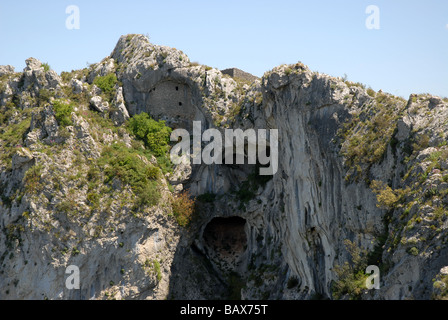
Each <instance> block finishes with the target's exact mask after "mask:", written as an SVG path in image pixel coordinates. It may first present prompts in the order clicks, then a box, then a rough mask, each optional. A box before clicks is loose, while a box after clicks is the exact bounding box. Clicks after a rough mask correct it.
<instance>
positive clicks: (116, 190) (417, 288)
mask: <svg viewBox="0 0 448 320" xmlns="http://www.w3.org/2000/svg"><path fill="white" fill-rule="evenodd" d="M0 108H1V115H0V125H1V127H0V146H1V152H0V183H1V184H0V196H1V204H0V227H1V230H2V232H1V233H0V298H1V299H10V298H13V299H14V298H21V299H41V298H42V299H44V298H48V299H111V298H113V299H165V298H169V299H185V298H187V299H222V298H236V299H239V298H242V299H310V298H329V299H346V298H362V299H429V298H444V297H445V295H446V293H447V290H446V288H447V285H448V282H447V279H448V277H447V276H446V270H445V269H446V268H444V267H446V266H448V258H447V257H448V255H447V254H446V253H447V252H446V250H447V249H446V239H447V238H446V235H447V232H446V229H447V227H448V222H447V219H446V215H447V211H446V204H447V199H448V197H447V196H446V195H447V187H448V179H447V177H448V175H446V174H445V173H444V170H447V169H448V162H447V161H448V148H447V143H446V141H447V140H446V139H447V138H446V134H445V132H446V131H447V123H448V121H447V119H448V114H447V112H448V101H447V100H446V99H441V98H439V97H435V96H431V95H412V96H411V97H410V98H409V100H408V101H405V100H403V99H402V98H399V97H395V96H393V95H390V94H387V93H383V92H381V91H380V92H374V91H373V90H372V89H367V88H365V86H363V85H362V84H359V83H352V82H349V81H344V79H341V78H334V77H331V76H328V75H325V74H319V73H316V72H312V71H311V70H309V69H308V68H307V67H306V66H305V65H303V64H302V63H297V64H295V65H282V66H279V67H276V68H274V69H273V70H271V71H269V72H266V73H265V75H264V76H263V78H262V79H257V78H254V79H253V81H247V80H243V79H239V78H232V77H231V76H229V75H226V74H223V73H222V72H221V71H219V70H217V69H214V68H211V67H208V66H203V65H200V64H198V63H192V62H190V60H189V58H188V57H187V56H186V55H185V54H184V53H183V52H182V51H180V50H177V49H174V48H168V47H163V46H157V45H154V44H151V43H150V42H149V41H148V39H147V38H146V37H144V36H141V35H126V36H122V37H121V38H120V39H119V41H118V43H117V45H116V47H115V49H114V50H113V52H112V53H111V55H110V56H109V57H106V58H105V59H104V60H103V61H101V62H99V63H97V64H94V65H92V66H90V67H89V68H86V69H84V70H77V71H72V72H71V73H62V74H61V75H57V74H56V73H55V72H54V71H52V70H51V69H50V68H49V67H48V65H45V64H42V63H41V62H39V61H38V60H36V59H33V58H30V59H28V60H27V67H26V68H25V70H24V71H23V72H19V73H15V72H14V69H13V68H12V67H9V66H3V67H0ZM142 112H145V113H148V114H149V115H151V117H153V118H154V119H156V120H164V121H165V124H166V125H167V126H169V127H171V128H173V129H176V128H184V129H187V130H189V131H190V130H191V129H192V122H193V121H201V123H202V129H203V130H205V129H209V128H217V129H219V130H224V129H225V128H241V129H243V130H245V129H250V128H253V129H269V128H270V129H278V133H279V134H278V135H279V168H278V172H277V173H276V174H274V175H273V176H268V177H263V176H259V175H257V174H256V172H257V171H255V170H256V169H257V168H258V167H259V165H249V164H245V165H225V164H223V165H205V164H202V165H191V164H190V165H186V164H180V165H178V166H172V167H170V165H169V164H167V163H165V160H163V159H164V158H163V157H156V156H155V155H152V154H151V153H150V152H149V151H148V150H147V148H145V146H144V145H143V144H142V143H141V141H139V140H138V137H137V136H136V135H135V134H133V133H132V132H130V130H129V126H128V122H129V119H130V118H132V117H134V116H135V115H138V114H140V113H142ZM126 170H128V171H126ZM142 170H143V171H142ZM141 172H144V174H143V175H142V174H140V173H141ZM126 174H130V175H131V176H130V177H131V178H129V177H127V176H126ZM183 190H188V192H189V194H190V195H191V196H194V197H195V199H196V200H195V201H196V211H195V216H194V218H193V220H192V221H191V223H190V224H189V225H188V227H184V226H181V225H179V223H177V222H176V219H175V216H174V215H173V212H174V211H173V198H174V197H176V195H178V194H180V193H181V192H182V191H183ZM69 265H75V266H78V267H79V270H80V289H69V288H67V287H66V279H67V277H68V275H67V274H66V273H65V271H66V268H67V266H69ZM367 265H377V266H378V267H379V268H380V270H381V275H380V283H381V288H380V289H379V290H367V289H366V288H365V286H363V281H364V280H365V278H366V277H367V275H366V274H365V270H364V269H365V267H366V266H367Z"/></svg>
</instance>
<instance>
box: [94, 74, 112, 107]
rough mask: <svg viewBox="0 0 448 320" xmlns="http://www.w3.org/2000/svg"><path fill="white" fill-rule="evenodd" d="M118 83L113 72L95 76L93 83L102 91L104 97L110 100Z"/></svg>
mask: <svg viewBox="0 0 448 320" xmlns="http://www.w3.org/2000/svg"><path fill="white" fill-rule="evenodd" d="M117 83H118V79H117V76H116V75H115V73H109V74H107V75H105V76H103V77H96V78H95V80H93V84H94V85H96V86H97V87H98V88H100V89H101V91H103V93H104V95H105V97H106V99H108V100H109V101H111V100H112V98H113V96H114V94H115V85H116V84H117Z"/></svg>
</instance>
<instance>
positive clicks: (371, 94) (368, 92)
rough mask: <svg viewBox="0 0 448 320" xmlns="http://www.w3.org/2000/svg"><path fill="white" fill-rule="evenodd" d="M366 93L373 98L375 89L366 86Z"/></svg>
mask: <svg viewBox="0 0 448 320" xmlns="http://www.w3.org/2000/svg"><path fill="white" fill-rule="evenodd" d="M367 94H368V95H369V96H371V97H372V98H375V95H376V92H375V90H373V89H372V88H368V89H367Z"/></svg>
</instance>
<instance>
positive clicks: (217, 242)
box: [203, 216, 247, 272]
mask: <svg viewBox="0 0 448 320" xmlns="http://www.w3.org/2000/svg"><path fill="white" fill-rule="evenodd" d="M245 227H246V220H245V219H243V218H241V217H237V216H234V217H229V218H222V217H219V218H213V219H212V220H211V221H210V222H209V223H208V224H207V226H206V227H205V229H204V233H203V240H204V247H205V250H206V253H207V255H208V257H209V258H210V260H212V261H213V262H215V264H216V265H218V266H219V268H220V269H221V270H222V271H224V272H238V271H242V270H241V269H242V268H244V266H245V263H244V262H245V257H246V249H247V236H246V230H245Z"/></svg>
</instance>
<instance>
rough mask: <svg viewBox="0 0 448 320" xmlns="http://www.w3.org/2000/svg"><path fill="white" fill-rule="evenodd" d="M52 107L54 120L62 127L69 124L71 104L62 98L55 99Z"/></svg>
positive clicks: (71, 110)
mask: <svg viewBox="0 0 448 320" xmlns="http://www.w3.org/2000/svg"><path fill="white" fill-rule="evenodd" d="M53 109H54V113H55V117H56V120H58V123H59V125H60V126H62V127H66V126H71V125H72V120H71V114H72V112H73V105H72V104H69V103H67V102H64V101H62V100H55V101H54V102H53Z"/></svg>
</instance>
